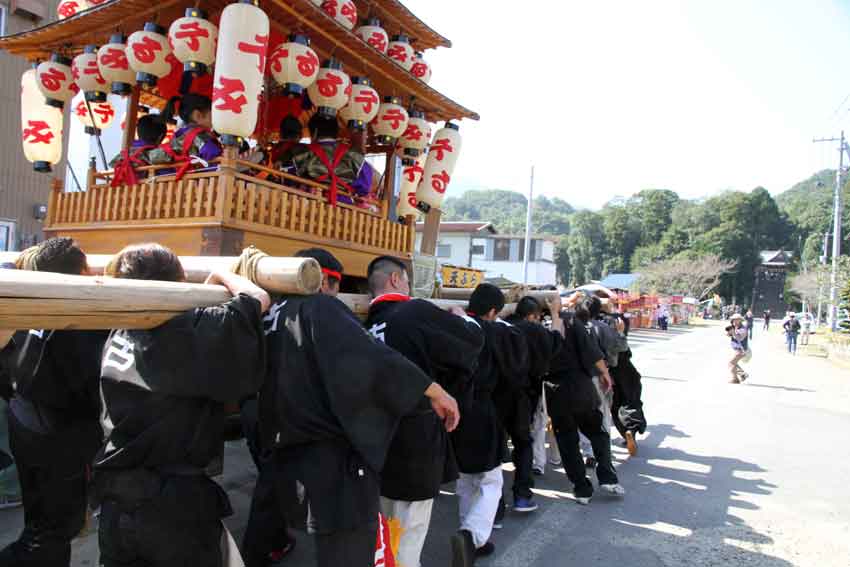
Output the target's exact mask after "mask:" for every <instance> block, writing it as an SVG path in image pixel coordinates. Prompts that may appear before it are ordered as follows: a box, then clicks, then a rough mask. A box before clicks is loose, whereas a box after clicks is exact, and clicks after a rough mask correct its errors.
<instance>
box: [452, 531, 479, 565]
mask: <svg viewBox="0 0 850 567" xmlns="http://www.w3.org/2000/svg"><path fill="white" fill-rule="evenodd" d="M474 561H475V544H473V543H472V534H471V533H469V530H460V531H458V532H457V533H456V534H455V535H453V536H452V567H471V566H472V563H473V562H474Z"/></svg>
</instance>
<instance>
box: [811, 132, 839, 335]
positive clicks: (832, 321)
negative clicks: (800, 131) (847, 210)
mask: <svg viewBox="0 0 850 567" xmlns="http://www.w3.org/2000/svg"><path fill="white" fill-rule="evenodd" d="M812 141H813V142H815V143H817V142H839V146H838V171H836V172H835V196H834V197H833V201H834V203H833V211H832V214H833V217H832V275H831V276H830V282H829V284H830V287H829V328H830V329H831V330H832V331H835V330H836V327H837V326H838V258H839V256H841V185H842V183H841V179H842V174H843V173H844V152H845V151H846V150H847V143H846V142H845V138H844V130H842V131H841V137H840V138H818V139H815V140H812Z"/></svg>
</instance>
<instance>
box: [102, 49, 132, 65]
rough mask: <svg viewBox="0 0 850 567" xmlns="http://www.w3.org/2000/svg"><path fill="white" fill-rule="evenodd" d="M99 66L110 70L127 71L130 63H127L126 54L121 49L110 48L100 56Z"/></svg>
mask: <svg viewBox="0 0 850 567" xmlns="http://www.w3.org/2000/svg"><path fill="white" fill-rule="evenodd" d="M100 64H101V65H103V66H104V67H109V68H111V69H129V68H130V63H129V62H128V61H127V54H126V53H124V50H123V49H118V48H117V47H110V48H108V49H106V51H104V52H103V54H102V55H101V56H100Z"/></svg>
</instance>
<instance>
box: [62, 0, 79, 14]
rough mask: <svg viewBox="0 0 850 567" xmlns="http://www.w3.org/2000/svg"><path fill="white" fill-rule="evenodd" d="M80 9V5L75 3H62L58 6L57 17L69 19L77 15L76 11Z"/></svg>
mask: <svg viewBox="0 0 850 567" xmlns="http://www.w3.org/2000/svg"><path fill="white" fill-rule="evenodd" d="M79 8H80V5H79V4H77V3H76V2H62V3H61V4H59V9H58V12H59V15H60V16H62V17H63V18H70V17H71V16H73V15H74V14H76V13H77V10H78V9H79Z"/></svg>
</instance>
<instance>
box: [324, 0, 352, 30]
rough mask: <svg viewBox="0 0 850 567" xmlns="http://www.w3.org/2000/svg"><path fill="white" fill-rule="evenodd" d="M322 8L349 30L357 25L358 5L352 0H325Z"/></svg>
mask: <svg viewBox="0 0 850 567" xmlns="http://www.w3.org/2000/svg"><path fill="white" fill-rule="evenodd" d="M322 10H323V11H324V12H325V14H327V15H328V16H330V17H331V18H333V19H334V20H336V21H337V22H339V23H340V24H341V25H342V26H343V27H344V28H345V29H347V30H351V29H354V26H356V25H357V6H355V5H354V2H352V1H351V0H325V1H324V2H322Z"/></svg>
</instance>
